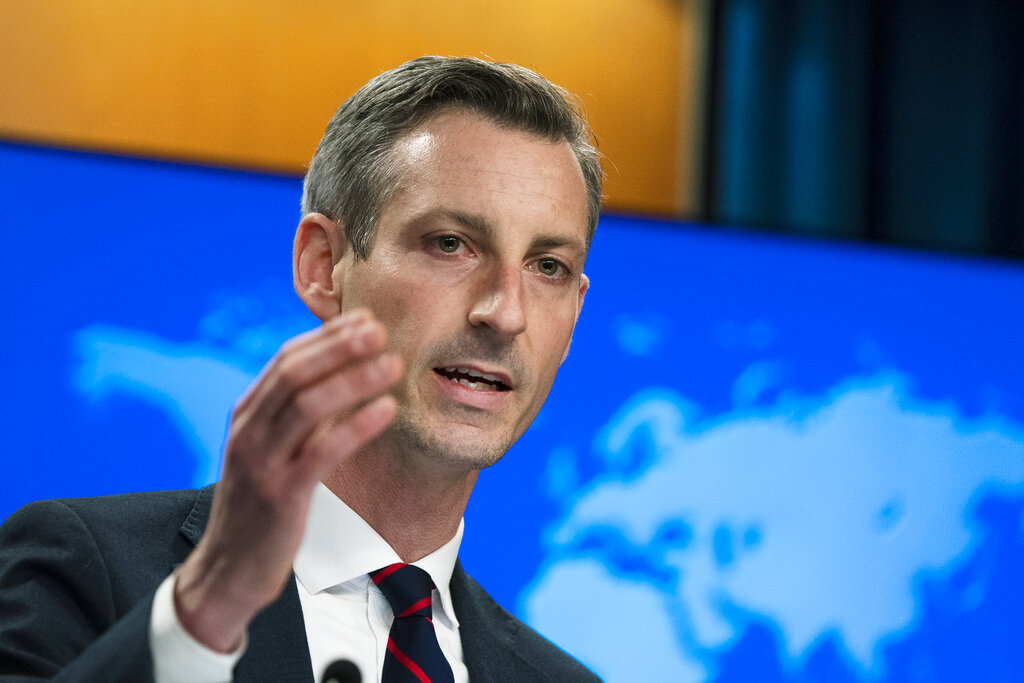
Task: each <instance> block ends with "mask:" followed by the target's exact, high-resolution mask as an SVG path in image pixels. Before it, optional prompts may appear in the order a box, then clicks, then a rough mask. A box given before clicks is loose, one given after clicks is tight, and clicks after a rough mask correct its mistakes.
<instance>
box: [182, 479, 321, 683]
mask: <svg viewBox="0 0 1024 683" xmlns="http://www.w3.org/2000/svg"><path fill="white" fill-rule="evenodd" d="M213 493H214V487H213V486H207V487H206V488H204V489H201V490H200V491H199V495H197V496H196V502H195V504H193V506H192V510H191V511H190V512H189V514H188V517H187V518H186V519H185V522H184V524H182V525H181V533H182V535H183V536H184V537H185V538H186V539H188V540H189V542H191V543H192V544H193V545H195V544H197V543H198V542H199V539H200V538H201V537H202V535H203V531H204V530H205V529H206V522H207V520H208V519H209V517H210V505H211V503H212V502H213ZM248 638H249V643H248V646H247V647H246V650H245V654H244V655H242V658H241V659H240V660H239V661H238V664H237V665H236V666H235V675H234V680H235V681H240V682H244V681H302V680H305V681H312V680H313V665H312V663H311V662H310V659H309V643H308V641H307V640H306V625H305V621H304V620H303V618H302V605H301V604H300V603H299V592H298V588H297V587H296V585H295V576H294V575H293V576H292V577H291V578H290V579H289V580H288V584H287V585H286V586H285V589H284V591H283V592H282V593H281V596H280V597H279V598H278V599H277V600H275V601H274V602H273V603H271V604H270V605H268V606H267V607H266V608H265V609H264V610H263V611H262V612H260V613H259V614H257V615H256V618H255V619H253V620H252V623H250V624H249V632H248Z"/></svg>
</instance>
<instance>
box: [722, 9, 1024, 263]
mask: <svg viewBox="0 0 1024 683" xmlns="http://www.w3.org/2000/svg"><path fill="white" fill-rule="evenodd" d="M713 32H714V45H715V48H714V50H713V56H712V60H711V64H712V66H711V69H712V72H711V84H712V85H711V98H710V107H711V111H710V116H709V117H708V118H709V121H710V124H709V125H710V130H709V135H708V138H707V139H708V148H707V150H706V157H707V158H706V162H707V168H708V175H707V186H706V187H707V193H706V196H705V201H704V207H703V209H704V213H705V216H704V217H705V218H707V219H708V220H711V221H714V222H724V223H731V224H740V225H745V226H753V227H764V228H769V229H777V230H782V231H785V232H793V233H799V234H813V235H825V236H836V237H843V238H852V239H867V240H875V241H883V242H891V243H897V244H905V245H912V246H923V247H932V248H938V249H943V250H949V251H958V252H972V253H985V254H994V255H1000V256H1010V257H1015V258H1024V154H1022V150H1024V38H1022V35H1024V2H1022V0H977V1H970V0H963V1H959V2H958V1H955V0H870V1H855V0H796V1H792V2H783V1H780V0H716V1H715V2H714V18H713Z"/></svg>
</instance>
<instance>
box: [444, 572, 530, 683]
mask: <svg viewBox="0 0 1024 683" xmlns="http://www.w3.org/2000/svg"><path fill="white" fill-rule="evenodd" d="M451 591H452V604H453V606H454V608H455V615H456V616H457V617H458V619H459V635H460V638H461V640H462V656H463V659H464V660H465V662H466V668H467V670H468V671H469V678H470V680H471V681H472V682H473V683H491V682H493V683H503V682H504V681H517V680H531V678H532V677H534V676H535V675H536V674H535V673H534V672H533V670H532V668H531V667H529V666H528V665H526V663H525V662H523V661H522V660H521V659H520V658H519V656H518V655H516V647H515V635H514V631H513V628H512V626H513V624H512V620H511V619H510V618H509V616H508V615H507V614H506V613H505V611H504V610H502V609H500V608H499V607H498V606H497V605H496V604H495V603H494V601H493V600H492V599H491V597H490V596H489V595H487V593H486V592H485V591H484V589H483V588H481V587H480V585H479V584H478V583H477V582H476V581H474V580H473V579H471V578H470V577H469V575H468V574H466V572H465V570H464V569H463V568H462V564H461V563H460V562H456V563H455V570H454V571H453V572H452V581H451Z"/></svg>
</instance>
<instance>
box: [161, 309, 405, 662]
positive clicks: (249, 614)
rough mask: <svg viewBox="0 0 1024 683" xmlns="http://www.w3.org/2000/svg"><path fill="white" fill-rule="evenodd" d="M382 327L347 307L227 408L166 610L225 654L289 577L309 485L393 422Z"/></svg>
mask: <svg viewBox="0 0 1024 683" xmlns="http://www.w3.org/2000/svg"><path fill="white" fill-rule="evenodd" d="M385 337H386V334H385V330H384V327H383V326H382V325H381V324H380V323H378V322H377V321H376V320H375V319H374V318H373V316H372V314H370V313H369V312H368V311H352V312H348V313H345V314H343V315H341V316H338V317H337V318H334V319H332V320H330V321H329V322H327V323H325V324H324V325H323V327H322V328H320V329H318V330H314V331H312V332H309V333H307V334H304V335H302V336H299V337H296V338H295V339H293V340H291V341H289V342H288V343H286V344H285V345H284V346H283V347H282V348H281V350H280V351H279V352H278V354H277V355H276V356H275V357H274V359H273V360H272V361H271V362H270V363H269V364H268V365H267V367H266V368H264V371H263V373H262V375H261V376H260V378H259V379H258V380H257V381H256V383H255V384H254V385H253V386H252V387H251V388H250V389H249V391H248V392H247V393H246V394H245V396H243V397H242V399H241V400H240V401H239V402H238V405H237V406H236V407H235V411H234V414H233V416H232V419H231V425H230V427H229V430H228V439H227V445H226V446H225V452H224V470H223V474H222V477H221V480H220V482H219V483H218V484H217V492H216V495H215V496H214V501H213V508H212V510H211V513H210V521H209V523H208V525H207V528H206V533H205V534H204V536H203V538H202V540H201V541H200V543H199V545H198V546H197V547H196V549H195V551H194V552H193V553H192V554H191V555H190V556H189V558H188V560H187V561H186V562H185V564H184V565H182V567H181V568H180V569H179V570H178V577H177V584H176V587H175V594H174V596H175V609H176V611H177V613H178V618H179V620H180V621H181V623H182V625H183V626H184V627H185V628H186V630H188V631H189V633H191V634H192V636H193V637H194V638H196V640H198V641H199V642H201V643H203V644H205V645H206V646H207V647H210V648H211V649H214V650H218V651H221V652H229V651H232V650H234V649H235V648H237V647H238V646H239V645H240V644H241V642H242V638H243V635H244V633H245V629H246V627H247V626H248V623H249V621H250V620H251V619H252V618H253V616H255V614H256V613H257V612H258V611H259V610H260V609H261V608H263V607H264V606H266V605H267V604H269V603H270V602H272V601H273V600H274V599H275V598H276V597H277V596H278V595H279V594H280V592H281V590H282V589H283V588H284V585H285V583H286V581H287V580H288V577H289V576H290V575H291V571H292V562H293V561H294V559H295V554H296V553H297V552H298V548H299V544H300V542H301V540H302V534H303V530H304V528H305V523H306V516H307V513H308V510H309V504H310V498H311V496H312V492H313V488H314V487H315V486H316V484H317V482H318V481H319V480H320V479H321V477H323V476H324V475H325V474H326V473H328V472H330V471H331V470H332V469H333V468H334V467H336V466H337V465H338V464H339V463H340V462H341V461H342V460H343V459H344V458H345V457H347V456H349V455H351V454H352V453H353V452H355V451H357V450H358V449H359V448H361V447H362V446H363V445H364V444H365V443H366V442H368V441H370V440H371V439H373V438H374V437H376V436H377V435H378V434H380V432H381V431H383V430H384V429H385V428H386V427H387V425H388V424H389V423H390V422H391V420H392V419H393V418H394V416H395V411H396V405H395V400H394V398H393V397H391V396H390V395H388V394H386V393H385V392H386V391H387V390H388V388H389V387H390V386H391V385H392V384H394V382H395V381H397V380H398V378H399V376H400V374H401V372H402V368H401V361H400V360H399V358H398V357H396V356H394V355H391V354H386V353H384V349H385V341H386V339H385Z"/></svg>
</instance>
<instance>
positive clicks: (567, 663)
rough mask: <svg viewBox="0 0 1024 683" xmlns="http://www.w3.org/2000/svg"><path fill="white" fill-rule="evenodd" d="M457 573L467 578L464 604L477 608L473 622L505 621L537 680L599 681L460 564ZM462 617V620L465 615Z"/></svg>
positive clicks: (511, 640) (512, 642)
mask: <svg viewBox="0 0 1024 683" xmlns="http://www.w3.org/2000/svg"><path fill="white" fill-rule="evenodd" d="M456 573H457V574H461V577H460V580H464V581H465V584H464V585H465V588H466V595H467V599H466V600H465V603H467V604H466V605H465V606H466V607H467V608H470V609H472V610H475V614H474V621H479V620H481V619H483V620H485V621H487V622H488V623H490V624H502V625H503V627H502V630H503V631H504V632H505V634H507V638H508V642H509V643H510V646H511V648H512V650H513V651H514V653H515V656H516V657H517V658H518V659H520V660H521V661H522V662H523V663H524V664H525V665H526V666H528V667H529V668H531V669H533V670H534V673H535V677H531V678H533V679H535V680H538V681H572V682H573V683H575V682H577V681H579V682H587V681H596V682H597V683H600V681H601V679H600V678H599V677H598V676H597V675H596V674H595V673H594V672H593V671H591V670H590V669H588V668H587V667H586V666H584V665H583V664H582V663H580V662H579V660H577V659H576V658H575V657H573V656H572V655H570V654H569V653H568V652H566V651H565V650H563V649H562V648H560V647H559V646H558V645H556V644H555V643H553V642H551V641H550V640H548V639H547V638H546V637H544V636H543V635H541V634H540V633H539V632H538V631H536V630H535V629H534V628H532V627H531V626H529V625H528V624H526V623H525V622H523V621H522V620H520V619H519V618H518V617H516V616H515V615H514V614H512V613H511V612H509V611H508V610H506V609H505V608H504V607H502V606H501V605H499V604H498V603H497V601H495V600H494V598H492V597H491V596H490V594H489V593H487V591H486V590H484V588H483V587H482V586H481V585H480V584H479V583H477V582H476V580H475V579H473V578H472V577H471V576H469V575H468V574H466V573H465V572H464V571H461V567H458V568H457V570H456ZM458 611H459V607H458V605H457V606H456V612H458ZM459 619H460V622H461V620H462V617H461V616H460V617H459ZM475 637H476V636H475V634H471V633H467V634H464V635H463V642H464V644H465V642H466V639H467V638H469V639H471V640H472V639H474V638H475ZM503 639H504V638H503Z"/></svg>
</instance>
